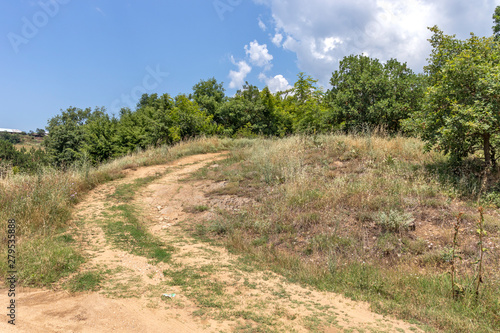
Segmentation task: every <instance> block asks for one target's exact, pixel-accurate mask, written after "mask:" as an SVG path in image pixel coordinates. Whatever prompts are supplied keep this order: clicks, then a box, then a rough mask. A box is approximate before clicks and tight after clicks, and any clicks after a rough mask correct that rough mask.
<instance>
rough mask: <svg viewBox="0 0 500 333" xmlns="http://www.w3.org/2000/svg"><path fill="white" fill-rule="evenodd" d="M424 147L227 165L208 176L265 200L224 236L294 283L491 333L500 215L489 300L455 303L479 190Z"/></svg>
mask: <svg viewBox="0 0 500 333" xmlns="http://www.w3.org/2000/svg"><path fill="white" fill-rule="evenodd" d="M422 148H423V143H422V142H421V141H420V140H418V139H414V138H403V137H393V138H389V137H383V136H353V135H348V136H345V135H325V136H316V137H299V136H295V137H291V138H287V139H284V140H263V139H259V140H256V141H255V144H254V145H252V146H250V147H248V148H246V149H243V150H241V149H239V150H237V151H233V152H232V156H231V158H230V159H228V160H227V161H226V163H225V164H224V165H223V168H219V169H212V170H205V171H204V172H202V173H200V177H201V176H203V177H208V178H212V179H216V180H224V181H227V182H228V184H229V187H230V192H232V193H237V194H238V195H240V196H247V197H251V198H252V199H253V201H254V202H257V204H254V205H253V206H251V207H250V206H249V207H240V209H239V210H238V211H236V212H226V213H223V217H222V218H221V219H219V220H218V221H217V225H218V228H217V230H223V232H216V233H214V234H217V237H221V235H223V237H222V238H223V239H224V240H225V241H226V242H227V244H228V246H230V247H231V248H235V249H237V250H239V251H241V252H243V253H249V254H251V255H252V256H255V257H256V258H260V260H262V261H263V262H265V263H267V264H266V265H271V266H272V267H273V268H275V269H277V270H279V271H280V272H282V273H285V274H287V273H286V272H288V275H289V276H290V277H291V278H293V279H297V280H299V281H305V282H311V283H313V284H314V285H316V286H322V287H326V286H328V288H330V289H335V290H337V289H340V290H342V291H343V292H345V293H347V294H348V295H350V296H352V297H356V298H361V299H367V300H370V301H373V302H375V303H374V304H378V305H377V308H378V309H379V310H380V311H389V312H392V313H396V314H398V315H400V316H402V317H404V318H407V319H408V318H412V319H417V320H420V321H422V322H425V323H428V324H431V325H433V326H434V327H437V328H440V329H445V330H449V331H454V332H459V331H461V332H467V331H471V330H472V331H483V332H490V331H492V328H493V327H495V325H498V324H500V322H499V318H498V311H499V309H500V304H499V303H498V297H497V299H496V300H495V297H494V296H493V297H492V295H497V296H499V295H500V291H499V285H500V270H499V267H498V262H499V257H500V249H499V247H498V246H499V244H500V242H499V240H500V233H499V230H498V228H497V227H498V224H499V218H498V214H497V212H496V210H495V209H489V210H488V211H487V214H486V215H487V216H486V223H485V226H486V228H487V230H488V231H489V234H488V237H487V240H486V242H485V244H486V247H487V248H488V250H489V252H488V255H487V256H486V258H485V265H486V267H488V269H487V271H488V272H487V277H486V279H485V281H488V283H487V286H485V288H486V290H485V292H484V293H483V298H482V300H481V301H482V302H483V303H482V304H476V305H471V304H470V302H472V301H471V300H469V299H467V300H463V302H462V303H460V304H459V303H455V302H454V301H453V300H452V299H450V298H449V297H448V296H449V294H450V293H451V283H450V281H449V277H448V274H447V272H448V271H449V266H450V249H451V243H452V239H453V238H452V237H453V236H452V235H453V222H454V221H455V218H456V215H457V214H458V213H459V212H464V213H465V214H466V215H465V216H468V218H466V219H464V222H463V224H462V226H463V227H462V230H461V234H460V238H459V252H460V255H461V256H462V258H463V260H461V261H460V263H459V264H458V265H457V273H458V275H459V276H460V277H462V280H461V283H464V284H468V283H469V282H470V280H471V279H472V276H473V274H474V271H475V269H476V266H475V265H474V262H475V260H476V259H477V256H478V253H479V252H478V249H477V246H476V244H477V239H476V236H475V223H476V218H477V210H476V209H475V208H474V207H475V202H476V200H475V199H476V195H477V191H475V190H474V188H476V187H477V186H476V184H477V183H478V181H477V180H474V179H473V178H472V177H470V175H468V177H469V178H457V177H456V176H450V175H447V174H443V172H445V171H446V170H445V169H444V168H443V166H445V165H446V163H447V161H446V158H445V157H444V156H442V155H440V154H437V153H432V152H431V153H427V154H424V153H423V152H422ZM447 171H450V170H447ZM453 177H455V178H453ZM467 189H469V190H467ZM218 194H227V193H225V192H224V190H223V189H222V190H218V191H217V192H216V193H215V192H214V193H213V195H218ZM490 194H491V193H490ZM493 195H494V193H493ZM416 281H420V282H418V283H417V286H416V287H415V288H413V289H412V285H413V284H415V283H416ZM417 294H423V295H422V296H421V297H416V295H417ZM415 297H416V300H415V302H406V300H407V299H408V298H415ZM379 302H380V303H379ZM433 302H434V303H433ZM433 304H439V306H436V305H433ZM402 305H404V306H402ZM485 308H488V309H485ZM495 311H496V312H495ZM431 312H432V315H431ZM495 313H496V314H495ZM461 325H462V326H461ZM460 327H461V328H460ZM497 327H498V326H497Z"/></svg>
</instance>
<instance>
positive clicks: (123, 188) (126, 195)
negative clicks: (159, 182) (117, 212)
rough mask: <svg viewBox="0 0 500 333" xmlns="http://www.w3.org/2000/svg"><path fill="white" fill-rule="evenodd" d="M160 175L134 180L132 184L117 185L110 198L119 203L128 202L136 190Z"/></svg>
mask: <svg viewBox="0 0 500 333" xmlns="http://www.w3.org/2000/svg"><path fill="white" fill-rule="evenodd" d="M160 176H161V175H160V174H158V175H156V176H149V177H144V178H138V179H135V180H134V182H133V183H128V184H121V185H119V186H118V187H117V188H116V190H115V192H114V193H113V194H111V195H110V197H112V198H114V199H116V200H118V201H120V202H129V201H131V200H132V199H133V198H134V195H135V193H136V192H137V190H138V189H139V188H141V187H143V186H145V185H147V184H149V183H151V182H153V181H154V180H155V179H158V177H160Z"/></svg>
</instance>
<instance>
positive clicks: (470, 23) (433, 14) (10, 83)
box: [0, 0, 500, 131]
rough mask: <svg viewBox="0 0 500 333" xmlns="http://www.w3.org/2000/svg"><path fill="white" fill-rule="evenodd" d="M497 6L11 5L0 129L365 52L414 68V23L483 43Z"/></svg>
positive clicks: (3, 40)
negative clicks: (213, 80)
mask: <svg viewBox="0 0 500 333" xmlns="http://www.w3.org/2000/svg"><path fill="white" fill-rule="evenodd" d="M497 5H500V0H498V1H497V0H476V1H470V0H467V1H466V0H406V1H396V0H309V1H299V0H253V1H252V0H185V1H160V0H142V1H138V0H40V1H38V0H36V1H34V0H15V1H7V0H4V1H1V2H0V85H1V87H2V89H0V100H1V104H0V127H6V128H17V129H21V130H25V131H28V130H35V129H36V128H43V127H45V126H46V124H47V120H48V119H49V118H51V117H53V116H55V115H57V114H58V113H59V112H60V109H66V108H68V107H70V106H75V107H80V108H86V107H92V108H93V107H96V106H99V107H101V106H104V107H106V109H107V110H108V112H110V113H115V114H116V113H118V111H119V109H120V108H121V107H126V106H128V107H132V108H133V107H134V105H135V104H136V102H137V99H138V97H139V96H140V95H141V94H142V93H143V92H147V93H159V94H163V93H169V94H171V95H173V96H175V95H177V94H179V93H187V94H188V93H190V92H191V90H192V86H193V85H194V84H196V83H197V82H199V81H200V80H201V79H208V78H210V77H215V78H216V79H217V80H218V81H219V82H224V86H225V88H226V90H227V91H226V93H227V94H228V95H233V94H234V93H235V91H236V89H238V88H241V85H242V83H244V82H245V80H248V81H249V82H250V83H252V84H254V85H257V86H259V87H260V88H263V87H264V86H266V85H268V86H269V87H270V88H271V90H273V91H276V90H280V89H286V88H287V87H289V86H290V85H293V83H294V82H295V78H296V75H297V73H298V72H299V71H304V72H306V73H307V74H309V75H311V76H313V77H314V78H317V79H319V82H320V85H322V86H324V87H325V88H326V89H328V79H329V77H330V76H331V73H332V72H333V71H334V70H335V69H337V67H338V61H339V60H341V59H342V57H343V56H346V55H349V54H360V53H365V54H368V55H370V56H372V57H376V58H379V59H381V60H382V61H385V60H387V59H389V58H392V57H395V58H397V59H398V60H400V61H402V62H408V64H409V65H410V67H411V68H412V69H413V70H414V71H415V72H421V71H422V66H424V65H425V63H426V61H425V58H426V57H427V56H428V54H429V51H430V48H429V45H428V44H429V43H428V42H427V41H426V39H427V38H429V36H430V34H429V33H428V31H427V29H426V27H427V26H432V25H435V24H437V25H438V26H439V27H440V28H441V29H443V30H444V31H445V33H447V34H457V36H458V37H460V38H467V37H468V34H469V32H471V31H472V32H475V33H476V34H477V35H490V34H491V26H492V19H491V16H492V14H493V11H494V8H495V7H496V6H497Z"/></svg>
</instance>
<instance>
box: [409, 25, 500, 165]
mask: <svg viewBox="0 0 500 333" xmlns="http://www.w3.org/2000/svg"><path fill="white" fill-rule="evenodd" d="M431 31H432V32H433V33H434V35H433V36H432V38H431V39H430V42H431V44H432V47H433V51H432V53H431V56H430V58H429V65H428V66H426V67H425V70H426V72H427V73H428V74H429V83H430V86H429V88H428V90H427V93H426V96H425V107H424V108H423V109H422V111H421V112H417V113H415V114H414V117H413V119H412V121H413V122H414V124H415V125H416V126H418V128H419V130H420V132H421V133H422V138H423V139H424V140H425V141H426V142H427V145H426V149H427V150H430V149H432V148H434V149H436V150H438V151H442V152H444V153H445V154H448V153H449V154H450V156H451V158H452V159H453V160H456V161H460V160H462V159H463V158H464V157H466V156H468V155H469V154H471V153H474V152H476V151H481V150H482V151H483V153H484V158H485V162H486V165H489V164H490V163H492V162H493V163H495V159H496V157H495V152H496V145H497V144H496V142H497V141H498V139H499V136H498V135H499V133H500V114H499V113H498V108H499V106H500V99H499V95H498V91H499V89H500V67H499V65H500V46H499V44H497V43H496V42H495V40H494V39H493V37H489V38H487V37H483V38H480V37H477V36H474V35H473V34H472V35H471V37H470V38H469V39H467V40H464V41H462V40H458V39H456V38H455V36H448V35H445V34H444V33H443V32H442V31H440V30H439V29H438V28H437V27H433V28H431Z"/></svg>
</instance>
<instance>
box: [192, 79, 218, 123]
mask: <svg viewBox="0 0 500 333" xmlns="http://www.w3.org/2000/svg"><path fill="white" fill-rule="evenodd" d="M224 91H225V89H224V87H223V86H222V83H218V82H217V80H216V79H215V78H211V79H208V80H206V81H203V80H201V81H200V82H199V83H197V84H195V85H194V86H193V94H192V95H191V96H190V99H193V100H194V101H195V102H196V103H197V104H198V105H199V106H200V108H201V109H202V110H204V111H205V112H206V113H207V114H209V115H215V114H216V111H217V109H218V108H219V107H220V105H221V104H222V103H223V102H224V101H225V99H226V96H225V93H224Z"/></svg>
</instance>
